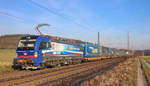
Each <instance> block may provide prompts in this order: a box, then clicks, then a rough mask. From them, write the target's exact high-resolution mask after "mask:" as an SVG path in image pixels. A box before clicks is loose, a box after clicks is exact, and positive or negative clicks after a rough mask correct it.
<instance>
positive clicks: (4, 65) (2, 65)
mask: <svg viewBox="0 0 150 86" xmlns="http://www.w3.org/2000/svg"><path fill="white" fill-rule="evenodd" d="M16 56H17V54H16V51H15V49H0V72H8V71H11V70H12V68H11V66H12V62H13V58H15V57H16Z"/></svg>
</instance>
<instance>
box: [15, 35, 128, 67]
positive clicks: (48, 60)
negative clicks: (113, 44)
mask: <svg viewBox="0 0 150 86" xmlns="http://www.w3.org/2000/svg"><path fill="white" fill-rule="evenodd" d="M16 53H17V55H18V56H17V57H16V58H14V61H13V68H14V69H18V68H19V69H41V68H45V67H52V66H57V65H68V64H77V63H81V62H86V61H95V60H101V59H106V58H115V57H119V56H124V55H126V52H125V51H120V50H118V49H115V48H108V47H103V46H102V47H99V46H98V45H96V44H92V43H86V42H81V43H74V42H71V41H64V40H61V39H57V40H56V39H53V38H52V37H49V36H40V35H39V36H38V35H29V36H24V37H22V38H21V39H20V40H19V42H18V45H17V48H16Z"/></svg>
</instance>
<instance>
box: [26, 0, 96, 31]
mask: <svg viewBox="0 0 150 86" xmlns="http://www.w3.org/2000/svg"><path fill="white" fill-rule="evenodd" d="M28 1H30V2H31V3H32V4H34V5H36V6H38V7H40V8H42V9H45V10H47V11H48V12H50V13H52V14H54V15H56V16H59V17H61V18H63V19H65V20H68V21H70V22H72V23H73V24H76V25H78V26H80V27H82V28H85V29H88V30H92V29H91V28H90V27H88V26H85V25H83V24H80V23H79V22H76V21H74V20H72V19H70V18H67V17H65V16H63V15H62V14H60V13H58V12H55V11H53V10H51V9H50V8H47V7H45V6H43V5H40V4H39V3H37V2H35V1H33V0H28ZM92 31H93V30H92Z"/></svg>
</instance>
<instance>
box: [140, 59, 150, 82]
mask: <svg viewBox="0 0 150 86" xmlns="http://www.w3.org/2000/svg"><path fill="white" fill-rule="evenodd" d="M141 62H142V61H141ZM142 66H143V69H144V72H145V75H146V78H147V80H148V84H149V85H150V68H148V66H147V65H146V64H145V63H143V62H142Z"/></svg>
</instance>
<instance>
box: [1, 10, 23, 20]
mask: <svg viewBox="0 0 150 86" xmlns="http://www.w3.org/2000/svg"><path fill="white" fill-rule="evenodd" d="M0 14H2V15H6V16H9V17H12V18H15V19H18V20H22V21H25V20H24V19H23V18H20V17H18V16H15V15H13V14H11V13H8V12H2V11H0Z"/></svg>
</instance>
